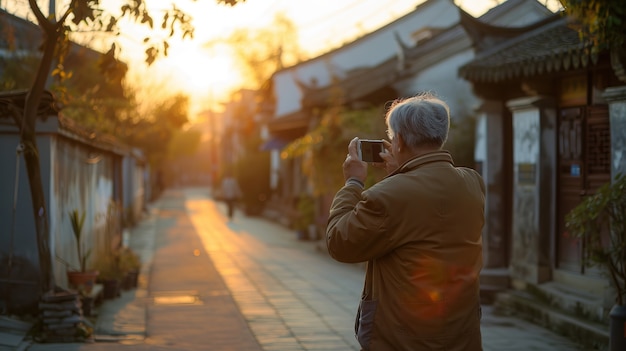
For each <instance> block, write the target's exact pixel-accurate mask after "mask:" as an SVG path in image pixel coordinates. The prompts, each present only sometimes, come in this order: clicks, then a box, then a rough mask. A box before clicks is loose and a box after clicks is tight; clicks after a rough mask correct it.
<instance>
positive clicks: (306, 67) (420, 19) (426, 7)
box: [273, 0, 459, 118]
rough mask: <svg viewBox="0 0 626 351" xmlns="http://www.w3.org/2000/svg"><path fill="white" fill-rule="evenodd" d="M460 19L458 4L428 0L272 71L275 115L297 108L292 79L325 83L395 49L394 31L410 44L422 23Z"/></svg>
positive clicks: (437, 24)
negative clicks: (317, 53) (382, 24)
mask: <svg viewBox="0 0 626 351" xmlns="http://www.w3.org/2000/svg"><path fill="white" fill-rule="evenodd" d="M458 20H459V12H458V8H457V7H456V6H454V3H453V2H452V1H449V0H430V1H428V2H426V3H424V4H422V5H420V8H419V9H418V10H417V11H414V12H412V13H410V14H408V15H406V16H404V17H402V18H401V19H399V20H397V21H394V22H393V23H390V24H389V25H387V26H385V27H383V28H381V29H379V30H377V31H376V32H374V33H371V34H369V35H367V36H365V37H363V38H361V39H358V40H356V41H354V42H352V43H350V44H348V45H346V46H344V47H341V48H339V49H336V50H334V51H332V53H329V54H326V55H322V56H319V57H316V58H313V59H311V60H309V61H306V62H303V63H300V64H298V65H296V66H294V67H291V68H287V69H284V70H282V71H279V72H277V73H276V74H275V75H274V78H273V79H274V94H275V96H276V112H275V115H276V117H277V118H280V117H282V116H285V115H287V114H290V113H293V112H296V111H298V110H300V101H301V98H302V94H301V92H300V91H299V88H298V86H297V85H296V83H295V80H296V79H298V80H300V81H302V82H303V83H306V84H310V83H311V81H312V79H315V80H316V81H317V85H318V86H320V87H323V86H327V85H328V84H329V83H330V81H331V77H332V76H333V75H338V76H340V77H341V76H343V75H344V74H345V72H346V71H348V70H350V69H354V68H357V67H370V66H375V65H377V64H379V63H381V62H383V61H385V60H387V59H388V58H390V57H392V56H394V55H396V54H397V52H398V44H397V42H396V39H395V37H394V33H398V35H399V36H400V38H401V39H402V41H403V42H404V43H405V44H407V45H412V42H411V34H412V33H414V32H416V31H418V30H419V29H422V28H425V27H439V28H446V27H449V26H451V25H453V24H455V23H457V22H458Z"/></svg>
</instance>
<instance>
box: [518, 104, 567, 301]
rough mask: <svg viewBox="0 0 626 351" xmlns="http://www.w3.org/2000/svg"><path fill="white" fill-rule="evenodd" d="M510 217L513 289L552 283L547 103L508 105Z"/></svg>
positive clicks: (552, 122) (551, 151) (551, 125)
mask: <svg viewBox="0 0 626 351" xmlns="http://www.w3.org/2000/svg"><path fill="white" fill-rule="evenodd" d="M507 107H508V108H509V109H510V110H511V112H512V115H513V187H512V189H513V217H512V249H511V250H512V252H511V264H510V272H511V279H512V283H513V285H514V287H516V288H520V289H523V288H524V287H525V285H526V283H532V284H539V283H542V282H545V281H547V280H550V279H551V275H552V262H553V260H552V252H554V250H553V245H554V227H555V208H556V201H555V197H556V196H555V194H556V181H555V179H556V171H555V167H556V166H555V165H556V163H557V159H556V155H557V152H556V125H557V118H556V108H555V103H554V101H553V100H552V99H550V98H545V97H529V98H522V99H516V100H511V101H509V102H508V103H507Z"/></svg>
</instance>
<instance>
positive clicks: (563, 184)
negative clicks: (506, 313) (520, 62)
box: [556, 106, 611, 274]
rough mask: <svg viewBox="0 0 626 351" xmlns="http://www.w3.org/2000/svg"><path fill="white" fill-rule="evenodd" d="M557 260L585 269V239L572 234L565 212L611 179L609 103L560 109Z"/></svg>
mask: <svg viewBox="0 0 626 351" xmlns="http://www.w3.org/2000/svg"><path fill="white" fill-rule="evenodd" d="M558 151H559V154H558V163H559V165H558V204H557V214H558V220H557V225H558V228H557V233H558V237H557V240H556V242H557V255H556V257H557V262H556V266H557V267H558V268H559V269H563V270H567V271H571V272H576V273H581V274H582V273H585V268H584V266H583V262H582V258H583V250H584V243H583V242H582V241H581V240H579V239H576V238H572V237H571V236H570V235H568V233H567V230H566V228H565V216H566V215H567V213H569V211H571V210H572V209H573V208H574V207H576V206H577V205H578V204H579V203H580V202H581V201H582V199H583V198H584V197H585V196H587V195H591V194H593V193H594V192H595V191H596V190H597V189H598V188H599V187H600V186H601V185H602V184H603V183H605V182H608V181H609V180H610V171H611V169H610V157H611V154H610V151H611V140H610V129H609V113H608V109H607V107H606V106H588V107H575V108H567V109H563V110H561V111H560V115H559V133H558Z"/></svg>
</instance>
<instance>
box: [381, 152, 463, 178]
mask: <svg viewBox="0 0 626 351" xmlns="http://www.w3.org/2000/svg"><path fill="white" fill-rule="evenodd" d="M433 162H448V163H450V164H451V165H454V162H453V161H452V155H450V153H449V152H448V151H445V150H437V151H432V152H428V153H425V154H422V155H420V156H417V157H414V158H412V159H410V160H408V161H406V162H405V163H404V164H402V165H401V166H400V167H398V169H396V170H395V171H393V172H391V173H390V174H389V175H388V176H387V177H391V176H392V175H395V174H398V173H406V172H408V171H411V170H413V169H416V168H420V167H422V166H424V165H426V164H428V163H433ZM385 178H386V177H385Z"/></svg>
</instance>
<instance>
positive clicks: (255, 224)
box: [18, 188, 580, 351]
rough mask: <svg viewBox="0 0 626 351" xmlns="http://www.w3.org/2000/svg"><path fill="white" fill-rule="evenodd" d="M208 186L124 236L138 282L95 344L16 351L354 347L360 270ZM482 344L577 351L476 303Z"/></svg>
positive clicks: (101, 318)
mask: <svg viewBox="0 0 626 351" xmlns="http://www.w3.org/2000/svg"><path fill="white" fill-rule="evenodd" d="M224 214H225V207H224V206H223V205H222V204H219V203H215V202H213V201H212V200H211V199H210V194H209V192H208V190H207V189H202V188H196V189H191V188H190V189H174V190H169V191H167V192H166V193H165V194H164V196H163V197H162V198H161V199H159V201H157V202H156V203H155V204H153V205H152V207H151V210H150V211H149V214H148V216H147V218H146V219H145V220H144V221H142V222H141V223H140V224H139V225H138V226H137V227H136V228H133V229H132V230H131V231H130V232H129V233H128V235H127V237H126V238H127V244H128V245H129V246H130V247H132V248H133V249H135V250H136V251H137V252H138V253H139V254H140V256H141V257H142V262H144V263H145V264H144V265H143V267H142V272H141V274H140V282H139V287H138V288H137V289H135V290H132V291H127V292H124V293H123V294H122V297H120V298H117V299H114V300H107V301H105V302H104V304H103V305H101V306H100V308H99V309H98V319H97V322H96V324H95V342H94V343H84V344H35V343H29V342H25V343H23V345H21V346H20V348H19V349H18V350H32V351H61V350H69V351H72V350H113V349H115V350H118V349H120V350H267V351H269V350H285V351H287V350H358V345H357V343H356V341H355V340H354V336H353V332H352V326H353V318H354V312H355V308H356V304H357V300H358V296H359V295H360V290H361V284H362V280H363V273H364V272H363V269H362V266H359V265H345V264H340V263H337V262H335V261H333V260H332V259H330V258H329V257H328V256H327V254H326V253H324V252H320V251H318V250H316V247H317V246H316V245H315V243H313V242H303V241H298V240H296V236H295V234H294V233H293V232H292V231H290V230H288V229H286V228H284V227H282V226H280V225H278V224H275V223H273V222H270V221H267V220H264V219H261V218H248V217H245V216H243V215H241V214H240V213H237V214H236V216H235V218H234V220H233V221H232V222H228V221H227V219H226V218H225V216H224ZM481 329H482V334H483V347H484V350H486V351H496V350H498V351H500V350H580V348H579V347H577V346H576V345H575V344H573V343H571V342H570V341H568V340H567V339H565V338H563V337H560V336H558V335H555V334H553V333H552V332H549V331H547V330H545V329H542V328H540V327H538V326H535V325H533V324H530V323H527V322H525V321H522V320H519V319H516V318H511V317H503V316H497V315H495V314H494V313H493V310H492V308H491V306H483V320H482V327H481Z"/></svg>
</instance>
